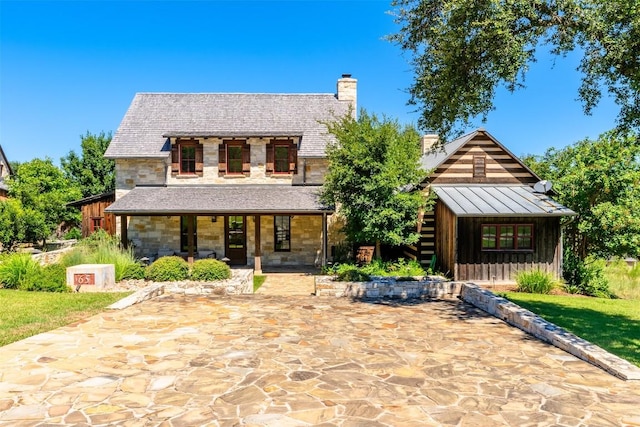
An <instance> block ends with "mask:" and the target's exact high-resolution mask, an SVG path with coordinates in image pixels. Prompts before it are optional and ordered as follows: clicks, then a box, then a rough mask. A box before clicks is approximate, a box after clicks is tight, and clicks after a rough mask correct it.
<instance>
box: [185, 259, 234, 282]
mask: <svg viewBox="0 0 640 427" xmlns="http://www.w3.org/2000/svg"><path fill="white" fill-rule="evenodd" d="M229 277H231V269H230V268H229V266H228V265H227V264H226V263H224V262H222V261H219V260H217V259H199V260H197V261H196V262H194V263H193V266H192V267H191V279H192V280H199V281H203V282H211V281H213V280H224V279H228V278H229Z"/></svg>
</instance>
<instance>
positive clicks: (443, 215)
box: [435, 201, 457, 277]
mask: <svg viewBox="0 0 640 427" xmlns="http://www.w3.org/2000/svg"><path fill="white" fill-rule="evenodd" d="M435 218H436V221H435V243H436V266H437V269H438V270H439V271H440V272H441V273H444V274H446V275H447V276H449V277H451V276H454V275H455V260H456V246H457V245H456V241H457V238H456V228H457V223H456V216H455V215H454V213H453V212H451V210H450V209H449V208H448V207H447V206H446V205H445V204H444V203H442V202H441V201H438V202H437V203H436V207H435Z"/></svg>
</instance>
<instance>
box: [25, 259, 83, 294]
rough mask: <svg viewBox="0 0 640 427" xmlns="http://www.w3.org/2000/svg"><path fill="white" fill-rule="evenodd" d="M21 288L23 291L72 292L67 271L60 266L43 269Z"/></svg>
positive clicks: (31, 276) (49, 266) (52, 265)
mask: <svg viewBox="0 0 640 427" xmlns="http://www.w3.org/2000/svg"><path fill="white" fill-rule="evenodd" d="M19 288H20V289H21V290H23V291H43V292H71V288H70V287H69V286H67V271H66V268H65V267H63V266H62V265H60V264H50V265H47V266H44V267H42V268H41V269H40V270H39V271H38V272H37V273H35V274H33V275H30V276H29V277H27V278H26V280H24V281H23V282H22V283H21V284H20V286H19Z"/></svg>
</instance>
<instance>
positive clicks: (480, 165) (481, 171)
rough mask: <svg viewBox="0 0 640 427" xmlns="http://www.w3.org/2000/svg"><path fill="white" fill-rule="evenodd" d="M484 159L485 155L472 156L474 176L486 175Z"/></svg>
mask: <svg viewBox="0 0 640 427" xmlns="http://www.w3.org/2000/svg"><path fill="white" fill-rule="evenodd" d="M485 160H486V159H485V156H473V177H474V178H485V177H486V176H487V173H486V163H485Z"/></svg>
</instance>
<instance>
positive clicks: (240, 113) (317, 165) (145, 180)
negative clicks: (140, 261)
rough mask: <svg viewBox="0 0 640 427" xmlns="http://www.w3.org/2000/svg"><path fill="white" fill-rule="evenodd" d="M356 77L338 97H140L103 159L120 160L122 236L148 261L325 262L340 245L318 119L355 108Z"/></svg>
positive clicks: (325, 138)
mask: <svg viewBox="0 0 640 427" xmlns="http://www.w3.org/2000/svg"><path fill="white" fill-rule="evenodd" d="M356 84H357V81H356V80H355V79H353V78H351V76H350V75H347V74H345V75H343V76H342V78H340V79H339V80H338V82H337V91H336V93H335V94H333V93H330V94H261V93H138V94H136V95H135V97H134V98H133V101H132V102H131V105H130V107H129V109H128V110H127V112H126V114H125V116H124V118H123V120H122V122H121V124H120V126H119V128H118V130H117V131H116V133H115V135H114V137H113V139H112V141H111V144H110V145H109V147H108V149H107V151H106V152H105V156H106V157H107V158H111V159H114V160H115V168H116V191H115V201H114V203H113V204H111V205H110V206H109V207H108V208H106V209H105V212H106V213H109V214H113V215H115V216H116V223H117V225H116V227H117V229H118V230H119V232H120V234H121V237H122V239H123V241H125V242H127V241H128V242H131V243H133V244H134V245H135V248H136V252H137V253H138V254H139V255H144V256H149V257H153V256H157V255H165V254H173V253H176V254H180V255H182V256H184V257H185V258H188V259H193V258H195V257H216V258H219V259H222V258H227V259H228V260H229V263H230V264H232V265H250V266H253V267H254V268H255V269H256V270H258V271H260V270H261V269H262V268H263V267H277V266H312V265H316V266H317V265H321V264H324V263H325V262H326V260H327V257H328V253H329V249H328V248H329V247H330V246H332V245H334V244H336V243H337V242H338V241H339V240H340V238H339V237H337V231H336V229H337V227H333V226H332V221H331V216H332V214H333V210H332V208H331V207H327V206H323V205H322V204H321V203H320V202H319V199H318V192H319V189H320V186H321V185H322V182H323V177H324V175H325V173H326V168H327V161H326V158H325V147H326V145H327V143H329V142H330V141H332V136H331V135H329V134H328V133H327V130H326V125H325V124H324V123H326V122H328V121H332V120H335V119H336V118H337V117H340V116H343V115H345V114H355V111H356V96H357V90H356Z"/></svg>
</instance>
